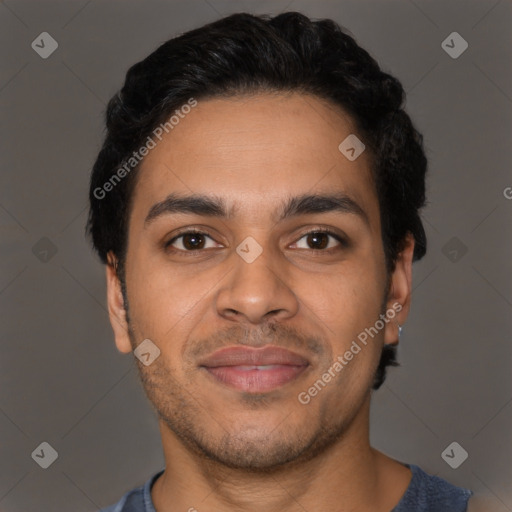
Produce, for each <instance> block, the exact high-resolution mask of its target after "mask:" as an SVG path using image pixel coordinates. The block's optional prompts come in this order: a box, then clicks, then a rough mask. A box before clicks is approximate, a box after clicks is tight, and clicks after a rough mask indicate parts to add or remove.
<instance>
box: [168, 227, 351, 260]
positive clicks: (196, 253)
mask: <svg viewBox="0 0 512 512" xmlns="http://www.w3.org/2000/svg"><path fill="white" fill-rule="evenodd" d="M312 233H315V234H316V233H323V234H326V235H329V236H332V237H333V238H334V239H335V240H337V241H338V242H339V243H340V246H341V247H342V248H348V247H349V243H348V242H347V240H346V239H345V238H343V237H342V236H340V235H339V234H338V233H336V232H335V231H333V230H331V229H329V228H314V229H311V230H310V231H306V232H305V233H302V234H301V236H300V237H299V238H298V239H297V241H299V240H302V239H303V238H304V237H305V236H307V235H310V234H312ZM194 234H196V235H206V236H207V237H209V238H211V239H212V240H213V237H211V236H210V235H209V234H208V233H206V232H204V231H201V230H198V229H187V230H186V231H182V232H180V233H178V234H177V235H176V236H174V237H173V238H172V239H171V240H169V241H168V242H165V243H164V249H165V250H167V251H169V252H174V253H177V252H179V253H182V254H184V255H185V256H191V257H194V256H200V254H199V253H200V252H202V251H204V250H205V249H192V250H190V251H188V250H183V249H176V248H174V247H172V244H173V243H174V242H175V241H176V240H178V239H179V238H182V237H183V236H185V235H194ZM339 249H340V248H339V247H331V248H329V249H310V250H311V251H314V252H324V253H327V254H330V253H331V252H332V251H333V250H334V251H336V250H339Z"/></svg>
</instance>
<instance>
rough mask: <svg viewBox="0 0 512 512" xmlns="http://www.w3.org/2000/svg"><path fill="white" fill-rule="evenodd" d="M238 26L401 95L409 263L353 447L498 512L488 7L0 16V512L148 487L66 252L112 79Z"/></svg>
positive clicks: (498, 369) (496, 35)
mask: <svg viewBox="0 0 512 512" xmlns="http://www.w3.org/2000/svg"><path fill="white" fill-rule="evenodd" d="M244 10H246V11H249V12H258V13H263V12H267V13H278V12H281V11H284V10H296V11H300V12H303V13H304V14H307V15H310V16H312V17H316V18H320V17H331V18H333V19H335V20H336V21H338V22H339V23H340V24H341V25H343V26H344V27H346V28H347V29H349V30H350V32H351V33H352V35H353V36H354V37H355V38H356V40H357V41H358V42H359V44H361V45H362V46H363V47H364V48H366V49H367V50H368V51H369V52H370V53H371V54H372V55H373V56H374V57H375V58H376V59H377V60H378V61H379V63H380V64H381V65H382V67H383V68H384V69H385V70H386V71H388V72H391V73H392V74H394V75H396V76H397V77H398V78H399V79H400V80H401V81H402V83H403V85H404V87H405V89H406V91H407V92H408V99H407V110H408V112H409V113H410V114H411V116H412V118H413V120H414V122H415V123H416V125H417V127H418V129H419V130H420V131H422V132H423V134H424V136H425V145H426V149H427V156H428V158H429V162H430V163H429V165H430V169H429V172H430V174H429V178H428V195H429V205H428V207H427V208H426V210H425V211H424V215H423V219H424V221H425V225H426V230H427V235H428V241H429V248H428V253H427V255H426V257H425V258H424V259H423V260H422V261H421V262H418V263H417V264H415V265H414V276H413V278H414V283H413V284H414V291H413V305H412V312H411V315H410V318H409V320H408V322H407V324H406V326H405V327H404V333H403V337H402V343H401V345H400V349H399V358H400V361H401V364H402V366H401V367H400V368H395V369H391V371H390V373H389V376H388V379H387V381H386V383H385V385H384V386H383V388H381V390H379V391H378V392H376V394H375V395H374V400H373V405H372V418H371V423H372V425H371V428H372V435H371V438H372V442H373V444H374V446H376V447H377V448H379V449H381V450H383V451H384V452H386V453H388V454H389V455H391V456H393V457H395V458H397V459H398V460H402V461H404V462H412V463H414V464H418V465H420V466H421V467H423V469H425V470H426V471H429V472H431V473H434V474H437V475H439V476H442V477H443V478H446V479H448V480H450V481H451V482H453V483H455V484H458V485H464V486H467V487H470V488H472V489H474V490H475V491H479V492H482V493H485V494H489V495H492V496H495V497H496V498H498V499H499V500H500V501H501V503H502V504H503V510H504V511H505V510H512V463H511V458H512V457H511V455H512V453H511V452H512V434H511V432H512V421H511V420H512V386H511V372H510V368H511V359H512V358H511V350H510V345H511V344H510V340H511V330H512V322H511V320H510V319H511V307H512V286H511V285H512V282H511V271H510V262H511V261H512V254H511V252H512V251H511V249H512V243H511V223H510V220H511V216H512V200H508V199H507V198H506V197H505V195H504V190H505V189H506V187H511V186H512V173H511V168H512V167H511V151H510V147H511V142H512V139H511V133H512V129H511V128H512V127H511V119H512V115H511V113H512V79H511V76H512V73H511V65H510V64H511V62H512V56H511V53H512V41H511V32H512V30H511V28H512V24H511V14H512V2H511V1H506V0H501V1H479V2H477V1H464V2H463V1H451V2H446V1H436V2H432V1H421V2H420V1H419V0H417V1H415V2H413V1H407V0H403V1H395V2H390V1H381V0H380V1H371V2H370V1H358V2H355V1H354V2H345V1H331V2H329V1H316V2H306V1H300V0H295V1H289V0H288V1H284V2H279V1H273V2H263V1H258V2H249V1H241V2H229V1H214V0H208V1H193V0H188V1H186V2H156V1H139V2H133V1H125V2H122V3H121V2H113V1H105V0H102V1H99V0H91V1H80V2H78V1H76V2H75V1H65V2H64V1H62V2H47V1H32V2H28V1H27V2H23V1H16V0H8V1H7V2H2V3H1V4H0V24H1V30H0V54H1V61H2V68H1V69H2V71H1V73H2V74H1V77H0V108H1V111H2V118H1V137H0V144H1V178H0V180H1V182H0V233H1V246H0V247H1V272H0V308H1V309H0V315H1V316H0V326H1V328H0V343H1V347H0V354H1V356H0V357H1V359H0V434H1V435H0V461H1V462H0V464H1V472H0V510H1V511H2V512H17V511H23V512H30V511H34V512H36V511H37V512H46V511H48V512H50V511H71V510H73V512H88V511H93V510H97V509H98V508H99V507H103V506H106V505H108V504H111V503H113V502H115V501H117V500H118V499H119V498H120V497H121V495H122V494H123V493H124V492H126V491H127V490H129V489H131V488H133V487H135V486H137V485H140V484H142V483H143V482H144V481H146V479H147V478H149V476H151V475H152V474H153V473H155V472H156V471H157V470H159V469H160V468H162V467H163V464H164V459H163V454H162V451H161V442H160V435H159V431H158V427H157V421H156V416H155V414H154V413H153V411H152V409H151V407H150V405H149V403H148V402H147V400H146V398H145V395H144V392H143V389H142V386H141V385H140V384H139V381H138V376H137V370H136V365H135V363H134V359H133V355H132V354H128V355H123V354H120V353H119V352H117V349H116V348H115V345H114V341H113V335H112V332H111V328H110V324H109V321H108V315H107V310H106V297H105V281H104V267H103V266H102V265H101V264H100V263H99V261H98V260H97V259H96V258H95V257H94V255H93V253H92V251H91V249H90V247H89V246H88V245H87V243H86V241H85V239H84V224H85V221H86V205H87V190H88V179H89V172H90V169H91V166H92V164H93V162H94V159H95V157H96V154H97V152H98V150H99V148H100V143H101V141H102V136H103V111H104V108H105V105H106V102H107V101H108V99H109V98H110V97H111V96H112V95H113V94H114V92H115V91H116V90H117V89H118V88H119V87H121V85H122V81H123V80H124V75H125V73H126V71H127V69H128V67H129V66H130V65H132V64H133V63H135V62H136V61H139V60H140V59H142V58H143V57H145V56H146V55H147V54H149V53H150V52H151V51H152V50H154V49H155V48H156V47H157V46H158V45H159V44H161V43H162V42H164V41H165V40H167V39H168V38H170V37H171V36H174V35H177V34H179V33H182V32H185V31H186V30H189V29H191V28H194V27H196V26H199V25H202V24H203V23H206V22H210V21H213V20H215V19H218V18H219V17H221V16H224V15H226V14H229V13H232V12H237V11H244ZM43 31H46V32H49V33H50V34H51V36H52V37H53V38H55V40H56V41H57V42H58V44H59V47H58V49H57V50H56V51H55V53H53V54H52V55H51V56H50V57H49V58H48V59H42V58H41V57H40V56H39V55H38V54H37V53H36V52H35V51H34V50H33V49H32V48H31V43H32V41H33V40H34V39H35V38H36V37H37V36H38V35H39V34H40V33H41V32H43ZM453 31H457V32H459V33H460V34H461V35H462V37H463V38H464V39H465V40H466V41H467V42H468V44H469V48H468V49H467V50H466V51H465V52H464V53H463V54H462V55H461V56H460V57H458V58H457V59H453V58H451V57H450V56H449V55H448V54H447V53H446V52H445V51H444V50H443V48H442V47H441V42H442V41H443V40H444V39H445V38H446V37H447V36H448V35H449V34H450V33H451V32H453ZM44 237H46V238H48V239H49V240H50V242H48V240H44V239H43V238H44ZM454 237H455V240H453V239H454ZM41 239H43V240H42V241H41ZM34 247H35V248H34ZM52 248H53V250H54V251H55V250H56V253H55V254H52ZM44 251H46V254H45V252H44ZM43 441H46V442H48V443H49V444H50V445H51V446H52V447H53V448H54V449H55V450H56V451H57V452H58V458H57V460H56V461H55V462H54V463H53V464H52V465H51V466H50V467H49V468H48V469H42V468H41V467H40V466H39V465H38V464H36V462H35V461H34V460H33V458H32V457H31V454H32V452H33V451H34V450H35V449H36V448H37V447H38V446H39V445H40V443H41V442H43ZM452 441H457V442H458V443H459V444H461V445H462V446H463V447H464V448H465V450H467V452H468V453H469V458H468V459H467V460H466V461H465V462H464V463H463V464H462V465H461V466H460V467H459V468H458V469H456V470H454V469H452V468H450V467H449V466H448V465H447V464H446V462H445V461H444V460H443V459H442V458H441V453H442V452H443V450H444V449H445V448H446V447H447V446H448V445H449V444H450V443H451V442H452ZM198 506H200V503H199V502H198ZM309 512H313V511H309Z"/></svg>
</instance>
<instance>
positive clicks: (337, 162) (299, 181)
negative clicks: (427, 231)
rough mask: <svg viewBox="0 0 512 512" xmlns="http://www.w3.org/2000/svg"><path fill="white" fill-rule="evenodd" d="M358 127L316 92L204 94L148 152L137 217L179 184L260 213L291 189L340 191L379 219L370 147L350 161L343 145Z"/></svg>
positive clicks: (236, 208) (180, 189)
mask: <svg viewBox="0 0 512 512" xmlns="http://www.w3.org/2000/svg"><path fill="white" fill-rule="evenodd" d="M350 135H356V128H355V124H354V122H353V120H352V119H351V118H350V116H349V115H348V114H346V113H345V112H343V111H342V110H341V109H340V108H338V107H335V106H334V105H333V104H331V103H327V102H325V101H322V100H320V99H318V98H316V97H314V96H310V95H303V94H298V93H293V94H286V95H285V94H258V95H252V96H236V97H233V98H213V99H208V100H204V101H198V103H197V106H196V107H194V108H193V109H191V110H190V112H189V113H187V114H185V115H183V114H182V116H181V117H180V118H179V121H178V122H177V123H176V124H174V126H173V128H172V130H169V132H168V133H165V132H164V134H163V136H162V140H161V141H158V140H157V139H155V142H156V145H155V147H154V149H152V150H151V151H150V152H149V154H148V155H147V156H146V157H145V158H144V160H143V162H142V164H141V167H140V169H139V171H138V177H137V182H136V186H135V190H134V197H133V203H132V204H133V208H132V215H131V218H132V220H133V221H135V222H139V220H140V219H142V221H143V218H144V216H145V215H146V214H147V212H148V210H149V209H150V208H151V206H152V205H154V204H155V203H156V202H159V201H162V200H163V199H164V198H165V197H166V196H167V195H169V194H170V193H173V192H177V193H180V194H187V195H190V194H200V195H208V194H211V195H214V196H216V197H223V198H224V199H225V201H226V204H227V205H228V206H229V207H230V209H231V212H232V213H234V214H238V213H239V214H240V215H247V216H252V217H253V218H254V215H255V214H258V215H262V214H263V213H264V212H267V211H268V212H269V214H270V213H271V212H270V209H273V208H272V207H273V206H277V203H278V202H279V203H280V202H281V199H282V198H283V197H290V196H294V195H301V194H305V193H315V192H317V191H323V192H326V191H330V192H336V191H340V192H344V193H345V194H347V195H349V196H350V197H352V198H353V199H354V200H355V201H357V202H358V203H359V204H360V205H361V206H362V207H363V208H364V209H365V210H366V211H367V212H368V213H369V217H372V216H375V215H377V221H378V201H377V196H376V193H375V189H374V185H373V180H372V178H371V172H370V166H369V165H370V163H369V162H370V158H369V155H368V153H367V152H366V151H363V153H362V154H361V155H360V156H359V157H358V158H357V159H355V160H354V161H350V160H349V159H347V158H346V157H345V156H344V155H343V154H342V153H341V152H340V150H339V148H338V146H339V145H340V143H341V142H342V141H344V140H345V139H346V138H347V137H348V136H350ZM356 136H357V135H356ZM358 138H360V136H358Z"/></svg>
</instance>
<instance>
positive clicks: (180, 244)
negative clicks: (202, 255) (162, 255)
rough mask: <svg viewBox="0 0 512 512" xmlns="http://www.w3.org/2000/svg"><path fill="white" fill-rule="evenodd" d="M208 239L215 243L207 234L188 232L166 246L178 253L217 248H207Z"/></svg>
mask: <svg viewBox="0 0 512 512" xmlns="http://www.w3.org/2000/svg"><path fill="white" fill-rule="evenodd" d="M208 239H209V240H211V241H212V242H213V240H212V238H211V237H210V236H208V235H207V234H206V233H200V232H196V231H187V232H186V233H182V234H181V235H178V236H176V237H174V238H173V239H172V240H169V242H167V243H166V244H165V248H166V249H167V248H170V249H171V250H176V251H184V252H191V251H197V250H200V249H205V248H211V247H215V245H210V246H208V247H206V245H207V242H208Z"/></svg>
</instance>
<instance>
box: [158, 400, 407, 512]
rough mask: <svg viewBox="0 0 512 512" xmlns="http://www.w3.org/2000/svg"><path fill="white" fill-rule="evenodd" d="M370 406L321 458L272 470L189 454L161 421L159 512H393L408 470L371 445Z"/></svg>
mask: <svg viewBox="0 0 512 512" xmlns="http://www.w3.org/2000/svg"><path fill="white" fill-rule="evenodd" d="M369 404H370V397H368V400H367V402H366V403H365V406H364V407H363V408H362V410H361V411H360V414H358V415H357V416H356V418H355V419H354V421H353V422H352V423H351V424H350V426H349V427H348V428H347V430H346V431H345V432H344V433H343V435H342V436H341V437H340V438H339V439H338V440H337V441H336V442H335V443H334V444H333V445H331V446H330V447H329V448H328V449H327V450H325V451H324V452H323V453H322V454H319V455H317V456H316V457H314V458H312V459H310V460H308V461H306V462H297V463H295V464H293V463H291V464H289V465H287V466H285V467H281V468H280V469H276V470H273V471H271V472H267V473H262V472H257V473H256V472H252V473H249V472H247V471H241V470H238V469H233V468H228V467H226V466H224V465H221V464H218V463H216V462H212V461H211V460H207V459H205V458H204V457H200V456H198V455H196V454H194V453H191V451H190V450H188V449H187V448H186V447H184V446H183V444H182V443H181V442H180V441H179V440H178V439H177V438H176V437H175V436H174V434H173V433H172V432H171V431H170V430H169V429H168V427H167V425H166V424H165V423H163V422H162V420H160V430H161V432H162V441H163V446H164V454H165V460H166V469H165V471H164V473H163V474H162V475H161V476H160V477H159V479H158V480H157V481H156V482H155V484H154V486H153V489H152V499H153V502H154V504H155V508H156V510H157V512H168V511H171V510H183V511H187V510H191V512H193V510H194V509H196V510H197V511H198V512H213V511H215V510H223V511H225V512H230V511H235V510H236V511H237V512H238V511H240V512H256V511H261V510H265V511H268V512H274V511H275V512H277V511H279V512H304V510H329V509H330V510H337V511H340V512H353V511H355V510H357V511H358V512H366V511H368V512H370V511H371V512H381V511H382V512H389V510H391V509H392V508H393V507H394V506H395V505H396V504H397V503H398V502H399V501H400V498H401V496H402V495H403V494H404V492H405V490H406V488H407V486H408V485H409V482H410V478H411V472H410V470H409V469H408V468H406V467H405V466H403V465H401V464H399V463H398V462H396V461H394V460H393V459H390V458H389V457H387V456H386V455H384V454H382V453H381V452H379V451H377V450H375V449H373V448H372V447H371V446H370V444H369Z"/></svg>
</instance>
